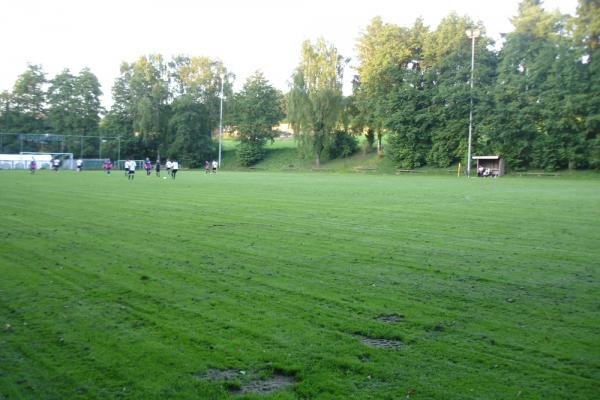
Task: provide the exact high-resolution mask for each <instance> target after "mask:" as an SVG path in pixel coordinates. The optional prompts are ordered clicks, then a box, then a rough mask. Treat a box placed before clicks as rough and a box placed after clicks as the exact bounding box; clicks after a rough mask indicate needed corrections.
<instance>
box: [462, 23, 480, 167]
mask: <svg viewBox="0 0 600 400" xmlns="http://www.w3.org/2000/svg"><path fill="white" fill-rule="evenodd" d="M465 33H466V34H467V37H468V38H470V39H471V91H470V95H471V108H470V110H469V145H468V146H469V149H468V150H467V177H469V178H470V177H471V138H472V136H473V72H474V71H475V38H477V37H479V36H480V35H481V32H480V31H479V29H467V30H466V31H465Z"/></svg>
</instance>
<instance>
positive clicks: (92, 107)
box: [0, 0, 600, 170]
mask: <svg viewBox="0 0 600 400" xmlns="http://www.w3.org/2000/svg"><path fill="white" fill-rule="evenodd" d="M511 22H512V24H513V26H514V30H513V31H512V32H510V33H508V34H506V35H505V36H504V38H503V39H504V43H503V46H502V48H501V49H499V50H497V49H496V48H495V47H494V43H493V41H492V40H491V39H490V38H489V37H487V36H486V35H485V27H484V26H483V25H482V24H481V23H478V22H476V21H474V20H472V19H471V18H470V17H468V16H459V15H456V14H450V15H448V16H447V17H446V18H444V19H443V20H442V21H441V23H440V24H439V25H438V26H437V27H436V28H435V29H433V30H432V29H430V28H429V27H427V26H426V25H425V24H424V23H423V21H422V20H421V19H417V20H416V21H415V23H414V24H413V25H412V26H411V27H402V26H398V25H395V24H391V23H385V22H384V21H383V20H382V19H381V18H379V17H376V18H374V19H373V20H372V21H371V22H370V24H369V25H368V27H367V28H366V29H365V30H364V31H363V32H361V34H360V37H359V39H358V41H357V45H356V49H357V60H356V61H357V67H356V75H355V76H354V79H353V83H352V85H353V87H352V94H351V95H350V96H344V95H343V91H342V81H343V71H344V67H345V66H346V65H347V64H348V62H349V60H348V59H345V58H344V57H343V56H342V55H341V54H339V52H338V51H337V49H336V47H335V46H334V45H333V44H331V43H328V42H327V41H325V40H324V39H318V40H317V41H316V42H314V43H313V42H310V41H306V42H304V43H303V44H302V47H301V57H300V62H299V64H298V66H297V68H296V69H295V70H294V72H293V74H292V77H291V87H290V90H289V92H288V93H285V94H284V93H282V92H280V91H279V90H277V89H275V88H274V87H273V86H272V85H271V84H270V83H269V81H268V80H267V79H266V77H264V75H263V74H262V73H260V72H256V73H255V74H254V75H252V76H251V77H249V78H248V80H247V81H246V82H245V84H244V86H243V88H242V89H241V90H240V91H239V92H237V93H234V92H233V86H232V83H233V80H234V78H235V75H234V74H233V73H232V72H231V71H229V70H228V69H227V68H226V67H225V65H223V63H222V62H220V61H218V60H212V59H209V58H206V57H190V56H185V55H180V56H176V57H173V58H172V59H170V60H165V59H164V58H163V57H162V56H161V55H147V56H143V57H140V58H139V59H138V60H136V61H135V62H132V63H123V64H122V65H121V68H120V75H119V77H118V78H117V79H116V80H115V83H114V86H113V89H112V98H113V105H112V107H111V108H110V110H103V109H102V107H101V104H100V101H99V98H100V96H101V95H102V92H101V90H100V86H99V84H98V80H97V79H96V77H95V76H94V75H93V73H91V71H90V70H89V69H84V70H82V71H81V72H80V73H79V74H77V75H74V74H72V73H71V72H70V71H68V70H65V71H63V72H62V73H60V74H58V75H56V76H55V77H54V78H53V79H51V80H47V79H46V76H45V74H44V72H43V70H42V67H41V66H38V65H30V66H28V68H27V70H26V71H25V72H24V73H23V74H22V75H21V76H20V77H19V78H18V79H17V82H16V83H15V85H14V87H13V90H12V91H11V92H3V93H2V94H0V130H1V131H2V132H20V133H44V132H54V133H60V134H77V135H84V136H85V135H104V136H107V137H108V136H118V137H120V138H122V139H123V146H124V148H123V154H126V155H127V156H128V157H140V158H141V157H145V156H151V157H154V156H159V155H162V156H163V157H169V156H171V157H178V158H180V159H188V160H190V161H189V163H190V164H191V165H192V166H193V165H197V164H198V163H203V162H204V160H206V159H211V158H214V156H215V153H216V148H215V143H214V141H213V139H212V135H211V134H212V133H214V132H215V130H216V129H217V127H218V123H219V118H220V105H221V100H222V99H221V97H220V96H221V94H222V93H223V95H224V108H225V115H224V119H225V124H226V125H227V127H228V129H229V130H232V131H235V132H236V134H237V137H238V138H239V140H240V145H239V146H238V153H237V154H238V159H239V160H240V163H241V164H242V165H251V164H253V163H256V162H257V161H259V160H260V159H261V158H262V157H263V156H264V145H265V143H266V142H267V141H268V140H272V139H273V138H274V135H275V132H274V131H273V129H272V127H273V126H274V125H276V124H277V123H278V122H280V121H281V120H283V119H284V118H286V117H287V120H288V122H289V123H290V124H291V125H292V127H293V129H294V133H295V135H294V136H295V138H296V139H297V143H298V149H299V151H300V152H301V153H302V154H304V155H305V156H306V157H310V158H313V159H314V160H315V163H316V164H317V165H318V164H319V163H320V161H321V160H322V159H323V158H335V157H344V156H348V155H350V154H352V153H354V152H356V151H357V149H358V141H357V137H359V136H361V135H364V136H365V140H364V143H365V144H364V150H365V151H369V150H370V149H377V151H378V152H379V153H380V154H385V156H386V157H389V158H391V159H392V160H393V161H394V162H395V163H396V164H397V165H398V166H400V167H403V168H415V167H419V166H424V165H430V166H434V167H447V166H449V165H451V164H454V163H456V162H462V163H463V164H464V163H465V162H466V153H467V151H466V150H467V132H468V124H469V118H468V116H469V111H470V104H471V99H472V102H473V115H474V130H473V152H474V153H475V154H500V155H502V156H503V157H504V158H505V161H506V165H507V167H509V168H511V169H525V168H541V169H546V170H554V169H560V168H596V169H597V168H600V139H599V137H598V130H599V128H600V90H599V89H600V54H599V50H598V41H599V36H600V6H599V5H598V2H597V1H594V0H579V2H578V7H577V12H576V15H575V16H569V15H561V14H560V13H558V12H550V11H547V10H545V9H544V7H543V3H542V1H541V0H523V1H522V2H521V3H520V5H519V8H518V10H517V13H516V16H515V17H514V18H513V19H512V21H511ZM467 29H478V30H479V31H480V32H481V33H482V35H481V36H480V37H478V38H476V39H475V70H474V79H473V82H472V83H473V90H471V89H470V87H471V82H470V78H471V55H472V53H471V50H472V49H471V39H469V38H468V37H467V36H466V35H465V31H466V30H467ZM100 116H102V118H101V117H100ZM92 143H95V142H92ZM384 144H385V148H384ZM16 147H17V144H16V142H13V143H10V142H8V143H7V142H6V141H5V142H4V143H3V148H4V149H3V151H5V152H6V150H7V149H8V150H14V149H16Z"/></svg>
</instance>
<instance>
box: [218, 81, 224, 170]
mask: <svg viewBox="0 0 600 400" xmlns="http://www.w3.org/2000/svg"><path fill="white" fill-rule="evenodd" d="M224 80H225V75H224V74H221V111H220V113H219V168H221V142H222V141H223V81H224Z"/></svg>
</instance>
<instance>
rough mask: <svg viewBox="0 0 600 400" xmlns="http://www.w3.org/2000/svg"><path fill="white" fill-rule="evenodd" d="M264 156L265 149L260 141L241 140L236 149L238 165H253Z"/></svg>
mask: <svg viewBox="0 0 600 400" xmlns="http://www.w3.org/2000/svg"><path fill="white" fill-rule="evenodd" d="M264 156H265V150H264V148H263V145H262V143H257V142H242V143H240V145H239V147H238V149H237V157H238V161H239V162H240V165H242V166H243V167H249V166H250V165H254V164H256V163H257V162H259V161H260V160H262V159H263V158H264Z"/></svg>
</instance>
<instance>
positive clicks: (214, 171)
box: [212, 160, 219, 174]
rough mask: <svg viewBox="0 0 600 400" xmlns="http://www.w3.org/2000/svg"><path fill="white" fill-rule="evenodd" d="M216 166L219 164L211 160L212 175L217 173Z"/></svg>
mask: <svg viewBox="0 0 600 400" xmlns="http://www.w3.org/2000/svg"><path fill="white" fill-rule="evenodd" d="M218 166H219V163H218V162H217V161H216V160H213V162H212V167H213V174H216V173H217V167H218Z"/></svg>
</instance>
